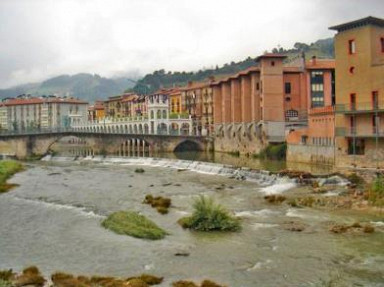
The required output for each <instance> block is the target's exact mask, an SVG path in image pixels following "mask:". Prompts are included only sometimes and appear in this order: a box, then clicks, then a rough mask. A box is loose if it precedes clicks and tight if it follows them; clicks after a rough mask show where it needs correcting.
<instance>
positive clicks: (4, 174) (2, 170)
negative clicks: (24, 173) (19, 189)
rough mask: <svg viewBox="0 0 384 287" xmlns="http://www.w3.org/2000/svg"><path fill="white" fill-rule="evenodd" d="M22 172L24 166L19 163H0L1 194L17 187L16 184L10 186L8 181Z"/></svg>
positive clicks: (9, 161) (8, 161) (7, 161)
mask: <svg viewBox="0 0 384 287" xmlns="http://www.w3.org/2000/svg"><path fill="white" fill-rule="evenodd" d="M21 170H23V165H22V164H21V163H19V162H17V161H11V160H5V161H0V193H2V192H6V191H8V190H9V189H11V188H12V187H14V186H16V185H15V184H8V183H7V180H8V179H9V178H10V177H11V176H12V175H14V174H15V173H17V172H19V171H21Z"/></svg>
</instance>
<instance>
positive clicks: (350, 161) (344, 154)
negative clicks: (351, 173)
mask: <svg viewBox="0 0 384 287" xmlns="http://www.w3.org/2000/svg"><path fill="white" fill-rule="evenodd" d="M330 29H332V30H336V31H337V34H336V36H335V57H336V95H337V96H336V146H337V151H336V164H337V165H338V166H360V167H382V168H383V167H384V19H379V18H374V17H367V18H364V19H360V20H356V21H353V22H349V23H345V24H341V25H337V26H334V27H331V28H330Z"/></svg>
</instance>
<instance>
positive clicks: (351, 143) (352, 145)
mask: <svg viewBox="0 0 384 287" xmlns="http://www.w3.org/2000/svg"><path fill="white" fill-rule="evenodd" d="M364 151H365V141H364V140H363V139H350V140H348V154H349V155H353V154H357V155H362V154H364Z"/></svg>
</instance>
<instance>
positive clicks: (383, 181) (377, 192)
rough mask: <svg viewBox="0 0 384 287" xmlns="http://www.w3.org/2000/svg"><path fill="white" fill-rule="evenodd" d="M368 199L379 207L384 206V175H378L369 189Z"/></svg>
mask: <svg viewBox="0 0 384 287" xmlns="http://www.w3.org/2000/svg"><path fill="white" fill-rule="evenodd" d="M368 201H369V202H370V203H371V204H372V205H374V206H379V207H384V176H383V175H380V176H378V177H377V178H376V179H375V180H374V181H373V182H372V184H371V185H370V187H369V189H368Z"/></svg>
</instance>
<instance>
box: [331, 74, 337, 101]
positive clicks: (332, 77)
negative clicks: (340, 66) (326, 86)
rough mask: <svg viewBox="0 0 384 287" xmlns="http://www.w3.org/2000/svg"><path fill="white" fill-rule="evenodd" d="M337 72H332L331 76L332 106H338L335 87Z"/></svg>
mask: <svg viewBox="0 0 384 287" xmlns="http://www.w3.org/2000/svg"><path fill="white" fill-rule="evenodd" d="M335 83H336V82H335V70H333V71H332V74H331V86H332V106H334V105H335V104H336V95H335V92H336V85H335Z"/></svg>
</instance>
